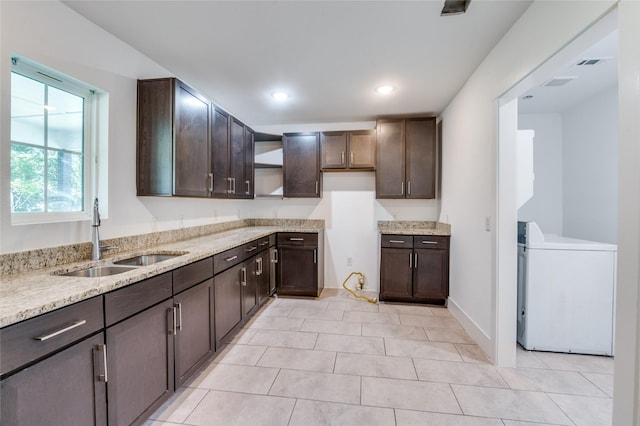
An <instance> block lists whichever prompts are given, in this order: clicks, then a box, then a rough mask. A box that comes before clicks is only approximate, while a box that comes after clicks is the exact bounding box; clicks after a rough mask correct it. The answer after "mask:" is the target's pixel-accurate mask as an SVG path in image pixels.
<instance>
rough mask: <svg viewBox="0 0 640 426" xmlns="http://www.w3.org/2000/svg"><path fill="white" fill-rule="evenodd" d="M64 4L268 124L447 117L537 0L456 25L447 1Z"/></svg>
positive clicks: (477, 0)
mask: <svg viewBox="0 0 640 426" xmlns="http://www.w3.org/2000/svg"><path fill="white" fill-rule="evenodd" d="M64 3H65V4H67V5H68V6H69V7H71V8H72V9H74V10H75V11H76V12H78V13H79V14H81V15H83V16H85V17H86V18H88V19H89V20H91V21H93V22H94V23H96V24H97V25H99V26H101V27H102V28H104V29H105V30H107V31H108V32H110V33H112V34H114V35H115V36H116V37H118V38H120V39H121V40H123V41H124V42H126V43H127V44H129V45H131V46H133V47H134V48H136V49H137V50H139V51H140V52H142V53H144V54H145V55H146V56H148V57H149V58H151V59H153V60H154V61H155V62H157V63H158V64H160V65H161V66H163V67H164V68H165V69H167V70H168V71H170V72H171V73H173V74H174V75H175V76H176V77H178V78H180V79H181V80H183V81H185V82H186V83H188V84H190V85H191V86H193V87H194V88H196V89H197V90H199V91H200V92H202V94H204V95H205V96H206V97H208V98H209V99H211V100H213V101H214V102H215V103H216V104H218V105H220V106H221V107H222V108H224V109H226V110H227V111H228V112H230V113H232V114H233V115H235V116H237V117H238V118H240V119H241V120H243V121H245V122H246V123H247V124H249V125H251V126H260V125H275V124H300V123H334V122H353V121H368V120H373V119H375V118H376V117H379V116H383V115H394V114H418V113H426V114H437V113H440V112H441V111H442V110H443V109H444V108H445V107H446V106H447V105H448V103H449V102H450V101H451V100H452V99H453V97H454V96H455V94H456V93H457V92H458V90H459V89H460V88H461V87H462V85H463V84H464V83H465V81H466V80H467V78H468V77H469V76H470V75H471V74H472V73H473V71H474V70H475V69H476V67H477V66H478V65H479V64H480V62H481V61H482V60H483V59H484V58H485V57H486V56H487V54H488V53H489V52H490V50H491V49H492V48H493V46H494V45H495V44H496V43H497V42H498V41H499V40H500V38H501V37H502V36H503V35H504V34H505V33H506V31H507V30H508V29H509V28H510V27H511V26H512V25H513V24H514V22H515V21H516V20H517V19H518V17H519V16H520V15H522V13H523V12H524V11H525V10H526V9H527V7H528V6H529V5H530V3H531V2H530V1H500V0H496V1H494V0H474V1H472V2H471V4H470V5H469V7H468V9H467V12H466V13H465V14H463V15H455V16H446V17H441V16H440V11H441V10H442V7H443V4H444V1H442V0H438V1H436V0H433V1H65V2H64ZM142 77H145V78H151V77H164V76H142ZM382 84H390V85H393V86H394V87H395V89H396V90H395V91H394V92H393V93H391V94H390V95H386V96H383V95H380V94H378V93H376V92H375V88H376V87H378V86H380V85H382ZM280 90H281V91H285V92H287V93H289V94H290V98H289V99H288V100H287V101H284V102H283V101H280V102H278V101H276V100H274V99H273V98H272V97H271V93H272V92H274V91H280Z"/></svg>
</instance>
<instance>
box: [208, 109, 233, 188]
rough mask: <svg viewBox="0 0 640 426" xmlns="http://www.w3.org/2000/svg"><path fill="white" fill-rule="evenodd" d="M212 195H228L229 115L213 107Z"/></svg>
mask: <svg viewBox="0 0 640 426" xmlns="http://www.w3.org/2000/svg"><path fill="white" fill-rule="evenodd" d="M211 172H212V173H213V196H214V197H219V198H220V197H224V198H226V197H228V196H229V115H228V114H227V113H225V112H224V111H220V110H218V109H214V110H213V113H212V120H211Z"/></svg>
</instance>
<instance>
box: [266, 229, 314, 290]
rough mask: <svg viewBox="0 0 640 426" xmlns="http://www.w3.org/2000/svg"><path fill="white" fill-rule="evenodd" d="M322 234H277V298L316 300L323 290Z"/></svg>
mask: <svg viewBox="0 0 640 426" xmlns="http://www.w3.org/2000/svg"><path fill="white" fill-rule="evenodd" d="M323 251H324V250H323V233H322V232H318V233H306V232H283V233H279V234H278V263H277V268H278V274H277V275H278V288H277V291H278V294H279V295H290V296H313V297H318V296H320V293H321V292H322V289H323V288H324V274H323V273H324V264H323V258H324V257H323Z"/></svg>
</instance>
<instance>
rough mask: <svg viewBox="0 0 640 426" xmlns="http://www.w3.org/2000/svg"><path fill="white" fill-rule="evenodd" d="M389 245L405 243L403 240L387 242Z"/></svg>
mask: <svg viewBox="0 0 640 426" xmlns="http://www.w3.org/2000/svg"><path fill="white" fill-rule="evenodd" d="M389 242H390V243H392V244H404V243H406V241H403V240H389Z"/></svg>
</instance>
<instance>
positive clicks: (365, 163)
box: [320, 130, 376, 171]
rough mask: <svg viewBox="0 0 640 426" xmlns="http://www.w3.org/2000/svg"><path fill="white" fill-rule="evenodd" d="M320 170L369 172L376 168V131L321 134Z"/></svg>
mask: <svg viewBox="0 0 640 426" xmlns="http://www.w3.org/2000/svg"><path fill="white" fill-rule="evenodd" d="M320 152H321V155H320V158H321V165H320V168H321V169H322V170H326V171H371V170H375V167H376V131H375V130H357V131H351V132H346V131H336V132H322V133H321V135H320Z"/></svg>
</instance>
